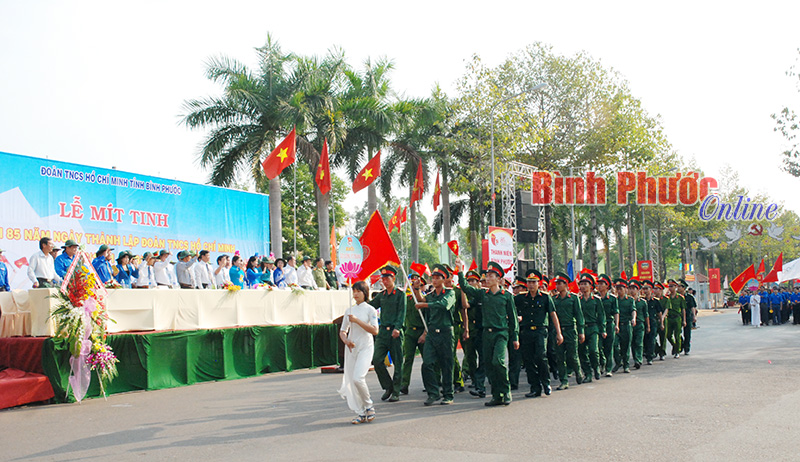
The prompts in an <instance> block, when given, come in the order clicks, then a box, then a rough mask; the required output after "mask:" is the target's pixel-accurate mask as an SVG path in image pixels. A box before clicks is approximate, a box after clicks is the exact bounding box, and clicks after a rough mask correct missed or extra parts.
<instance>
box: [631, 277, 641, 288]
mask: <svg viewBox="0 0 800 462" xmlns="http://www.w3.org/2000/svg"><path fill="white" fill-rule="evenodd" d="M628 287H636V288H637V289H641V288H642V283H641V282H640V281H639V280H638V279H631V280H629V281H628Z"/></svg>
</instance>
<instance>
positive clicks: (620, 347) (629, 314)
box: [611, 278, 636, 374]
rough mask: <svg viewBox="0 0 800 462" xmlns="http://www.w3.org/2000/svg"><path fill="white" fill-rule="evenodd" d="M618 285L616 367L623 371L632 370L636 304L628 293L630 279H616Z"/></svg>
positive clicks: (615, 370)
mask: <svg viewBox="0 0 800 462" xmlns="http://www.w3.org/2000/svg"><path fill="white" fill-rule="evenodd" d="M614 283H615V284H616V286H617V307H618V308H619V324H618V326H619V327H618V328H619V332H618V334H619V335H617V340H616V344H615V345H614V362H615V363H616V364H615V365H614V369H613V370H612V371H611V372H617V371H618V370H619V368H620V367H621V368H622V372H624V373H626V374H628V373H630V372H631V368H630V357H631V340H632V339H633V326H634V325H635V324H636V305H635V302H636V300H634V298H633V297H631V296H629V295H628V281H626V280H625V279H621V278H620V279H615V280H614Z"/></svg>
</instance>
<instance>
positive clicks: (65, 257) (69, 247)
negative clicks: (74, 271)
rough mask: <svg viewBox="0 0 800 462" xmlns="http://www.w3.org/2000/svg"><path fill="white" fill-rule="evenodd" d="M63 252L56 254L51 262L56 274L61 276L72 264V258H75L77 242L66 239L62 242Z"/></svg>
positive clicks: (62, 277)
mask: <svg viewBox="0 0 800 462" xmlns="http://www.w3.org/2000/svg"><path fill="white" fill-rule="evenodd" d="M63 249H64V253H62V254H61V255H59V256H57V257H56V258H55V260H54V261H53V264H54V265H55V267H56V274H57V275H58V276H59V277H60V278H61V279H64V277H65V276H66V275H67V270H69V267H70V265H72V260H73V259H74V258H75V254H76V253H78V243H77V242H75V241H73V240H72V239H68V240H67V242H65V243H64V247H63Z"/></svg>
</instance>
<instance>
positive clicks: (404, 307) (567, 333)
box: [339, 259, 697, 424]
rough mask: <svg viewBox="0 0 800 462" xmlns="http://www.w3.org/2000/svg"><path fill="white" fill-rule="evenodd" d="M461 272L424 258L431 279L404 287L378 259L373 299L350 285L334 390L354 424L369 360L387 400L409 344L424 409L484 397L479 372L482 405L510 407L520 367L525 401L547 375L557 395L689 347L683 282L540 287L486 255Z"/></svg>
mask: <svg viewBox="0 0 800 462" xmlns="http://www.w3.org/2000/svg"><path fill="white" fill-rule="evenodd" d="M463 271H464V265H463V263H462V262H461V261H460V259H456V262H455V267H454V268H453V267H450V266H449V265H442V264H440V265H435V266H434V267H433V269H432V271H431V274H430V276H427V275H421V274H418V273H416V272H413V271H412V272H411V273H410V274H409V276H408V278H409V283H408V285H407V286H406V290H405V291H403V290H402V288H401V287H398V284H397V283H396V278H397V269H396V268H394V267H392V266H386V267H384V268H383V269H382V270H381V282H382V284H383V286H384V289H383V290H382V291H380V292H378V293H377V294H376V295H375V296H374V297H372V299H370V297H369V293H370V290H369V286H368V285H367V284H366V283H364V282H359V283H356V284H354V285H353V293H354V294H358V295H357V296H356V297H355V299H356V303H357V304H356V305H355V306H353V307H351V308H349V309H348V310H347V311H346V312H345V315H344V317H343V322H342V327H341V330H340V337H341V340H342V342H343V343H344V344H345V345H346V351H345V360H344V377H343V379H342V386H341V388H340V389H339V393H340V395H341V396H342V397H343V398H345V399H346V400H347V403H348V406H349V408H350V409H351V410H352V411H354V412H355V413H356V415H357V417H356V418H355V419H353V421H352V423H353V424H360V423H365V422H370V421H372V420H374V419H375V415H376V413H375V406H374V402H373V400H372V398H371V396H370V393H369V389H368V387H367V384H366V375H367V373H368V371H369V366H370V363H371V365H372V366H374V368H375V373H376V375H377V376H378V381H379V382H380V386H381V388H382V389H383V395H382V396H381V400H382V401H388V402H397V401H399V400H400V396H401V395H407V394H408V393H409V384H410V379H411V370H412V367H413V364H414V358H415V356H416V354H417V352H418V351H419V352H420V353H421V354H422V381H423V386H424V388H425V393H426V394H427V399H426V400H425V402H424V405H426V406H431V405H433V404H436V403H437V402H438V403H440V404H442V405H449V404H452V403H453V400H454V396H455V394H456V393H459V392H464V391H466V388H467V387H468V388H470V390H469V394H470V395H472V396H475V397H479V398H485V397H486V396H487V387H486V381H487V379H488V383H489V386H490V391H489V393H491V399H489V400H488V401H486V402H485V404H486V406H504V405H509V404H510V403H511V391H512V390H516V389H518V388H519V386H520V373H521V370H522V369H523V368H524V370H525V373H526V374H527V383H528V387H529V392H527V393H526V394H525V397H526V398H536V397H539V396H542V395H543V394H544V395H550V394H551V392H552V387H551V376H552V377H553V379H554V380H555V381H556V382H557V384H558V385H557V386H556V390H566V389H568V388H569V386H570V377H574V381H575V383H576V384H581V383H587V382H592V381H596V380H600V379H601V378H603V377H612V376H613V374H614V373H617V372H619V371H620V370H622V372H623V373H629V372H630V370H631V368H633V369H639V368H641V367H642V366H643V365H652V364H653V361H656V360H661V361H663V360H664V358H665V356H666V355H667V344H668V343H669V344H670V345H671V352H670V354H671V355H672V356H673V358H675V359H677V358H679V357H680V356H681V355H688V354H689V353H690V350H691V337H692V329H693V327H694V325H695V321H696V316H697V303H696V300H695V298H694V296H693V295H692V294H691V293H689V292H688V291H687V287H688V284H687V283H686V281H684V280H682V279H678V280H673V279H670V280H668V281H667V282H666V283H662V282H658V281H656V282H651V281H640V280H638V279H636V278H634V279H622V278H618V279H614V280H613V281H612V279H611V278H610V277H609V276H607V275H605V274H600V275H595V273H593V272H583V273H581V274H580V278H579V280H578V284H577V286H578V293H573V291H572V290H571V288H572V289H573V290H574V285H573V286H572V287H571V285H572V284H574V281H572V279H571V278H570V277H569V276H567V275H566V274H564V273H556V274H555V275H554V276H553V277H552V282H551V278H549V277H548V276H546V275H544V274H542V273H540V272H539V271H536V270H532V271H529V272H527V274H524V275H522V276H520V277H518V278H516V281H515V282H514V283H513V284H510V283H509V282H508V281H507V280H506V279H505V278H504V276H505V272H504V270H503V268H502V267H501V266H500V265H499V264H497V263H495V262H489V263H488V265H487V269H486V270H485V271H482V272H478V271H474V270H472V271H467V273H466V274H464V272H463ZM428 277H429V278H430V283H431V284H430V285H428V282H429V281H428V280H427V278H428ZM456 278H457V281H458V284H457V283H456ZM509 286H513V287H509ZM459 342H461V345H462V349H463V360H462V361H459V360H458V356H457V354H456V349H457V345H458V343H459ZM387 354H388V355H389V356H390V357H391V358H392V362H393V365H394V370H393V372H392V374H389V370H388V369H387V366H386V358H387ZM507 357H508V361H507V365H506V358H507ZM467 384H469V385H467Z"/></svg>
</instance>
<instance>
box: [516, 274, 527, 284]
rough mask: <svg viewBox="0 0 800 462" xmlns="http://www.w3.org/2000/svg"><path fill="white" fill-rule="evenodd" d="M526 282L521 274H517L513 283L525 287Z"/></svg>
mask: <svg viewBox="0 0 800 462" xmlns="http://www.w3.org/2000/svg"><path fill="white" fill-rule="evenodd" d="M527 282H528V281H527V280H526V279H525V278H524V277H522V276H517V277H516V281H515V284H516V285H517V286H519V287H527V285H526V284H527Z"/></svg>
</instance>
